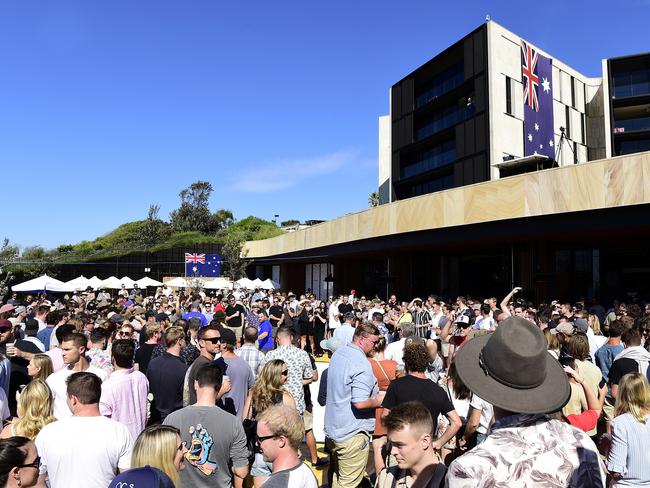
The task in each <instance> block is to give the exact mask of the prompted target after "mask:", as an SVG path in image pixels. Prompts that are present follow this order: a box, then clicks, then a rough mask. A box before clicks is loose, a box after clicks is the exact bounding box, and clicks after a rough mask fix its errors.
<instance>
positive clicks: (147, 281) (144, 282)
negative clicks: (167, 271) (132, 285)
mask: <svg viewBox="0 0 650 488" xmlns="http://www.w3.org/2000/svg"><path fill="white" fill-rule="evenodd" d="M136 283H137V284H138V286H139V287H140V288H146V287H148V286H162V283H161V282H160V281H156V280H154V279H151V278H149V277H148V276H145V277H144V278H140V279H139V280H138V281H136Z"/></svg>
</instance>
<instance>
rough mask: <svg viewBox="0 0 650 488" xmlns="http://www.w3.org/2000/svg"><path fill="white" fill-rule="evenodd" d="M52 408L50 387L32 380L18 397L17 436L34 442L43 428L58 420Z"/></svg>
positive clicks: (40, 381) (42, 382)
mask: <svg viewBox="0 0 650 488" xmlns="http://www.w3.org/2000/svg"><path fill="white" fill-rule="evenodd" d="M48 359H49V358H48ZM52 408H53V397H52V391H51V390H50V387H49V386H47V383H45V382H44V381H42V380H37V379H35V380H32V381H31V382H30V383H29V384H28V385H27V386H26V387H25V389H24V390H23V391H22V393H21V394H20V396H19V397H18V407H17V412H18V421H17V422H16V424H15V426H14V429H15V432H16V435H19V436H24V437H27V438H29V439H31V440H34V439H35V438H36V435H37V434H38V433H39V432H40V431H41V429H42V428H43V427H45V426H46V425H47V424H49V423H52V422H54V421H55V420H56V419H55V418H54V416H53V415H52Z"/></svg>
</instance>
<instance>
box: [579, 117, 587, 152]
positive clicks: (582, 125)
mask: <svg viewBox="0 0 650 488" xmlns="http://www.w3.org/2000/svg"><path fill="white" fill-rule="evenodd" d="M580 133H581V134H582V143H583V144H584V145H587V132H586V128H585V114H580Z"/></svg>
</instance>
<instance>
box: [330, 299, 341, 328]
mask: <svg viewBox="0 0 650 488" xmlns="http://www.w3.org/2000/svg"><path fill="white" fill-rule="evenodd" d="M328 315H329V324H328V326H329V329H330V330H334V329H336V328H337V327H338V326H339V325H341V322H340V321H339V305H338V302H334V303H332V304H331V305H330V308H329V313H328Z"/></svg>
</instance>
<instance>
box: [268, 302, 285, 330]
mask: <svg viewBox="0 0 650 488" xmlns="http://www.w3.org/2000/svg"><path fill="white" fill-rule="evenodd" d="M283 313H284V311H283V310H282V307H281V306H280V305H271V308H269V315H275V316H276V317H282V314H283ZM269 320H271V325H272V326H273V327H277V326H278V321H277V320H275V319H271V318H270V319H269Z"/></svg>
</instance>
